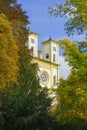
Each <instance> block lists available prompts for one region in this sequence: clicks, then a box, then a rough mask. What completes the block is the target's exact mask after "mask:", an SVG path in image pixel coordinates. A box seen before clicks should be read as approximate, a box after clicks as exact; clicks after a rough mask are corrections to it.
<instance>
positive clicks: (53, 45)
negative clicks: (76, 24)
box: [27, 31, 60, 88]
mask: <svg viewBox="0 0 87 130" xmlns="http://www.w3.org/2000/svg"><path fill="white" fill-rule="evenodd" d="M27 46H28V49H30V50H31V55H32V56H33V61H34V62H37V63H38V65H39V71H38V75H39V78H40V84H41V86H42V87H47V88H56V87H57V86H58V83H59V67H60V66H59V44H58V42H56V41H54V40H52V39H51V37H50V38H49V39H48V40H47V41H43V42H42V51H41V52H40V51H39V50H38V34H37V33H34V32H31V31H29V36H28V42H27Z"/></svg>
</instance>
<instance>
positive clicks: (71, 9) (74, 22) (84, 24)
mask: <svg viewBox="0 0 87 130" xmlns="http://www.w3.org/2000/svg"><path fill="white" fill-rule="evenodd" d="M86 3H87V0H85V1H84V0H75V1H74V0H66V1H65V2H64V3H63V4H57V5H56V6H55V7H54V8H49V12H50V14H51V15H54V16H58V15H59V16H61V17H63V16H64V17H65V18H67V22H66V24H65V29H66V32H67V34H68V35H70V34H73V33H74V32H75V31H77V33H78V34H82V33H83V32H85V31H86V30H87V4H86ZM85 33H86V32H85Z"/></svg>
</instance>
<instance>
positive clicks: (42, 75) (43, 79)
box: [41, 73, 47, 82]
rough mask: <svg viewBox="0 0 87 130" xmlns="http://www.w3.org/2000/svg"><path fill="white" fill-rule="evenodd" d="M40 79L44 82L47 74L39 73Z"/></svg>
mask: <svg viewBox="0 0 87 130" xmlns="http://www.w3.org/2000/svg"><path fill="white" fill-rule="evenodd" d="M41 80H42V81H43V82H46V80H47V76H46V74H45V73H42V74H41Z"/></svg>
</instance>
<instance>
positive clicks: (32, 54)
mask: <svg viewBox="0 0 87 130" xmlns="http://www.w3.org/2000/svg"><path fill="white" fill-rule="evenodd" d="M31 56H34V47H33V46H32V47H31Z"/></svg>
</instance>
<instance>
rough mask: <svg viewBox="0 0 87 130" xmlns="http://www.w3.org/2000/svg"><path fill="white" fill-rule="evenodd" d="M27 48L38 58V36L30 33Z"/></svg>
mask: <svg viewBox="0 0 87 130" xmlns="http://www.w3.org/2000/svg"><path fill="white" fill-rule="evenodd" d="M27 47H28V49H29V50H31V55H32V56H33V57H38V34H37V33H34V32H31V31H29V35H28V42H27Z"/></svg>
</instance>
